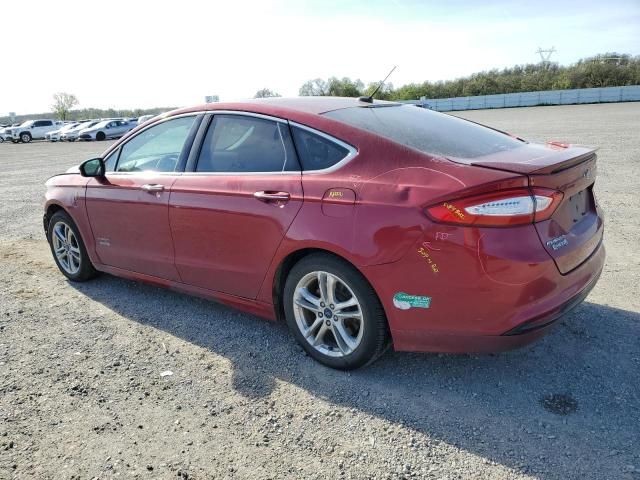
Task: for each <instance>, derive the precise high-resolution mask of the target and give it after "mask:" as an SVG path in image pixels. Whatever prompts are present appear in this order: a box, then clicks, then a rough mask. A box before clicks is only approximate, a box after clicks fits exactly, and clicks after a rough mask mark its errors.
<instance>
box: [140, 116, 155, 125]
mask: <svg viewBox="0 0 640 480" xmlns="http://www.w3.org/2000/svg"><path fill="white" fill-rule="evenodd" d="M153 117H155V115H142V116H140V117H138V125H142V124H143V123H144V122H146V121H147V120H150V119H152V118H153Z"/></svg>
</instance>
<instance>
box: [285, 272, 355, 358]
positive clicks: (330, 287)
mask: <svg viewBox="0 0 640 480" xmlns="http://www.w3.org/2000/svg"><path fill="white" fill-rule="evenodd" d="M293 312H294V316H295V320H296V324H297V326H298V328H299V329H300V333H302V336H303V337H304V338H305V340H306V341H307V342H308V343H309V344H310V345H311V346H312V347H313V348H314V349H316V350H317V351H319V352H320V353H322V354H324V355H328V356H331V357H344V356H347V355H349V354H351V353H353V352H354V351H355V350H356V349H357V348H358V346H359V345H360V343H361V341H362V335H363V333H364V321H363V318H362V308H361V307H360V302H359V301H358V299H357V297H356V295H355V294H354V293H353V290H352V289H351V288H350V287H349V285H347V283H346V282H345V281H344V280H342V279H341V278H339V277H338V276H336V275H334V274H332V273H328V272H324V271H315V272H310V273H308V274H306V275H305V276H304V277H302V278H301V279H300V281H299V282H298V284H297V285H296V288H295V293H294V298H293Z"/></svg>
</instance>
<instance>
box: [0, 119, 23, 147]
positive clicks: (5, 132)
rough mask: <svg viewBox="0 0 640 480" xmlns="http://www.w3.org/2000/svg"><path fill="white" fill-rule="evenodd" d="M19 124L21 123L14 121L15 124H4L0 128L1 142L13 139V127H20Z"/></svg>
mask: <svg viewBox="0 0 640 480" xmlns="http://www.w3.org/2000/svg"><path fill="white" fill-rule="evenodd" d="M19 125H20V124H19V123H14V124H13V125H3V127H2V128H0V143H2V142H4V141H5V140H11V139H12V137H11V129H12V128H13V127H18V126H19Z"/></svg>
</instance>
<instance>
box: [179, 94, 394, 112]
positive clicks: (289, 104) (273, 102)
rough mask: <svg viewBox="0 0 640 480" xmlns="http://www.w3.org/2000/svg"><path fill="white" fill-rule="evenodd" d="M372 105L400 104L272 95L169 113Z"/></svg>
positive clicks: (326, 109) (313, 109)
mask: <svg viewBox="0 0 640 480" xmlns="http://www.w3.org/2000/svg"><path fill="white" fill-rule="evenodd" d="M372 105H376V106H378V105H400V104H399V103H396V102H387V101H384V100H374V102H373V103H369V102H366V101H361V100H359V99H358V98H355V97H324V96H323V97H290V98H285V97H271V98H255V99H250V100H241V101H237V102H216V103H205V104H203V105H198V106H194V107H188V108H182V109H179V110H174V111H173V112H169V114H168V115H177V114H180V113H188V112H194V111H208V110H246V111H257V112H264V113H266V112H267V111H269V110H273V111H274V112H275V111H279V112H282V111H295V112H301V113H308V114H309V113H310V114H316V115H319V114H322V113H326V112H330V111H333V110H341V109H343V108H353V107H371V106H372Z"/></svg>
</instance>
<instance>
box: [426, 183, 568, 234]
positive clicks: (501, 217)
mask: <svg viewBox="0 0 640 480" xmlns="http://www.w3.org/2000/svg"><path fill="white" fill-rule="evenodd" d="M562 197H563V194H562V192H557V191H555V190H550V189H546V188H533V189H532V190H529V189H526V188H518V189H514V190H501V191H497V192H490V193H483V194H480V195H474V196H472V197H465V198H459V199H456V200H449V201H446V202H442V203H439V204H437V205H433V206H431V207H428V208H427V209H426V213H427V215H428V216H429V217H430V218H431V219H433V220H434V221H436V222H442V223H454V224H459V225H475V226H483V227H507V226H510V225H524V224H526V223H533V222H539V221H542V220H546V219H548V218H549V217H550V216H551V215H552V214H553V212H554V211H555V210H556V208H557V207H558V204H559V203H560V201H561V200H562Z"/></svg>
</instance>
